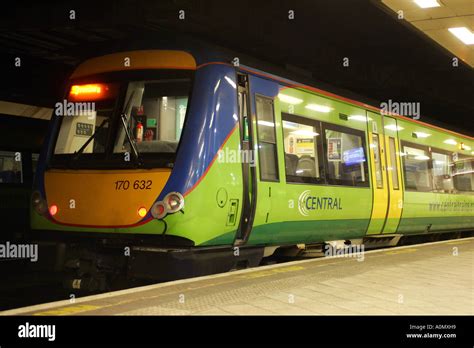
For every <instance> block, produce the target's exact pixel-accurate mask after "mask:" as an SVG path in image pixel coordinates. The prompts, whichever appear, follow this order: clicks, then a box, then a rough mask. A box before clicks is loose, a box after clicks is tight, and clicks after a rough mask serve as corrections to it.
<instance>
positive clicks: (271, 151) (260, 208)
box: [236, 75, 280, 244]
mask: <svg viewBox="0 0 474 348" xmlns="http://www.w3.org/2000/svg"><path fill="white" fill-rule="evenodd" d="M243 76H244V75H243ZM243 79H246V82H245V85H246V86H245V88H243V86H241V87H242V88H243V89H242V91H244V94H246V95H247V105H248V106H249V107H247V108H244V107H243V108H242V110H246V111H245V112H247V114H246V115H243V117H242V116H241V124H242V125H243V127H244V129H243V134H244V139H243V144H242V149H244V150H249V151H250V153H249V156H247V157H249V158H251V159H253V161H250V163H249V164H248V165H246V164H245V163H244V164H243V170H244V174H243V177H244V186H245V185H246V186H247V188H244V196H245V197H244V199H246V200H247V199H248V207H247V208H246V209H244V210H243V214H242V219H241V228H240V229H239V233H238V238H237V240H236V244H243V243H246V242H247V241H248V239H249V238H252V239H253V242H256V241H257V240H260V237H261V238H262V240H268V239H269V238H271V236H269V235H268V234H262V235H259V232H258V231H256V230H260V231H263V230H264V229H261V228H260V227H263V226H264V225H265V224H268V223H270V222H271V221H272V219H273V220H275V219H276V218H275V217H274V216H273V215H272V201H273V200H276V195H275V193H276V192H278V187H277V185H278V184H279V183H280V176H279V167H278V154H277V132H276V122H275V105H274V99H275V97H276V96H277V95H278V84H276V83H274V82H270V81H268V80H264V79H261V78H258V77H254V76H249V77H248V78H247V77H245V78H243ZM246 129H247V130H246ZM246 139H247V142H246ZM246 191H247V192H248V193H245V192H246ZM275 203H276V202H275ZM245 204H246V203H245V202H244V205H245ZM245 210H246V211H247V213H246V212H245ZM246 219H247V220H246ZM251 233H252V235H251Z"/></svg>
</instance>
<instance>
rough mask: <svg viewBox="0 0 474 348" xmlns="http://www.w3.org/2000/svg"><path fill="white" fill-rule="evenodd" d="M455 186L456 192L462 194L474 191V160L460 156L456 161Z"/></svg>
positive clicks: (454, 171) (454, 170)
mask: <svg viewBox="0 0 474 348" xmlns="http://www.w3.org/2000/svg"><path fill="white" fill-rule="evenodd" d="M453 168H454V169H453V184H454V187H455V189H456V190H458V191H460V192H462V193H469V192H473V191H474V160H473V159H472V158H469V157H465V156H459V158H458V159H457V160H456V161H454V166H453Z"/></svg>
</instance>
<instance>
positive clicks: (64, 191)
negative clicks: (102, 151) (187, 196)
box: [45, 169, 171, 227]
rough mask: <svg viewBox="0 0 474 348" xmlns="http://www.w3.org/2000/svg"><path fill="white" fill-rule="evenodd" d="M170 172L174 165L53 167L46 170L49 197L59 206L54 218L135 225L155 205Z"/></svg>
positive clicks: (85, 223)
mask: <svg viewBox="0 0 474 348" xmlns="http://www.w3.org/2000/svg"><path fill="white" fill-rule="evenodd" d="M170 174H171V169H153V170H122V171H119V170H114V171H91V170H80V171H78V170H50V171H47V172H46V174H45V189H46V200H47V202H48V206H52V205H56V206H57V213H56V214H55V215H54V217H53V219H54V220H56V221H58V222H60V223H64V224H73V225H81V226H90V227H92V226H98V227H105V226H107V227H114V226H117V227H118V226H128V225H133V224H136V223H137V222H139V221H140V220H142V218H143V217H142V216H140V215H143V211H145V210H146V211H148V210H149V209H150V208H151V206H152V204H153V202H154V201H155V200H156V198H157V197H158V196H159V194H160V193H161V191H162V190H163V187H164V186H165V184H166V182H167V181H168V178H169V176H170ZM142 208H144V209H142ZM139 211H140V213H141V214H139V213H138V212H139Z"/></svg>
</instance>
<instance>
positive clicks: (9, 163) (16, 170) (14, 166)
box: [0, 151, 23, 184]
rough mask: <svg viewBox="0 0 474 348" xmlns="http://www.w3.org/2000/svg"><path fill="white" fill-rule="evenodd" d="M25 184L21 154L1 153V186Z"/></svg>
mask: <svg viewBox="0 0 474 348" xmlns="http://www.w3.org/2000/svg"><path fill="white" fill-rule="evenodd" d="M21 183H23V169H22V158H21V153H20V152H13V151H0V184H21Z"/></svg>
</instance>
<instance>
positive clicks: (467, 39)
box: [448, 27, 474, 45]
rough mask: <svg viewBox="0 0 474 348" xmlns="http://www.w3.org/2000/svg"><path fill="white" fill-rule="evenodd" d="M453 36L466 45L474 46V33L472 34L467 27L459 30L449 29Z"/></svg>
mask: <svg viewBox="0 0 474 348" xmlns="http://www.w3.org/2000/svg"><path fill="white" fill-rule="evenodd" d="M448 30H449V31H450V32H451V34H453V35H454V36H456V37H457V38H458V39H459V40H461V41H462V42H464V43H465V44H466V45H474V33H473V32H471V31H470V30H469V29H468V28H466V27H459V28H449V29H448Z"/></svg>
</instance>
